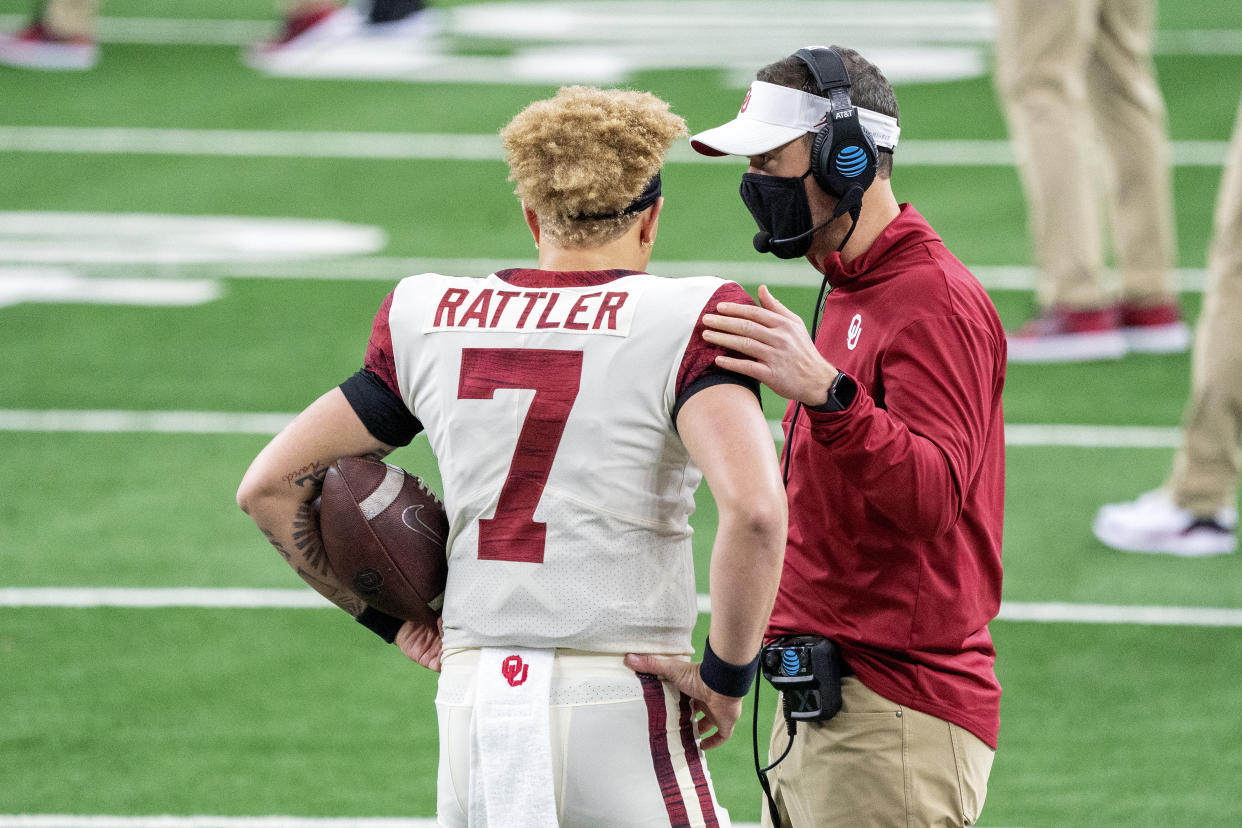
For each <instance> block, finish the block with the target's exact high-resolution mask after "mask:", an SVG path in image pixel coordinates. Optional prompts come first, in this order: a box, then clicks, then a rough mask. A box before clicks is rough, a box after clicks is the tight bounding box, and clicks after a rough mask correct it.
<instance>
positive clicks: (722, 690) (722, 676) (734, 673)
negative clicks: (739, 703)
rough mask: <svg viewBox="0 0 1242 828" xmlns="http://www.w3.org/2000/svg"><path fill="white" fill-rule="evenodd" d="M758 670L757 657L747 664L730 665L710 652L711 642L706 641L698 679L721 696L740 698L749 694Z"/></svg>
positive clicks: (709, 640)
mask: <svg viewBox="0 0 1242 828" xmlns="http://www.w3.org/2000/svg"><path fill="white" fill-rule="evenodd" d="M758 670H759V656H758V654H756V655H755V657H754V658H753V659H751V661H750V663H749V664H730V663H729V662H727V661H724V660H723V659H721V658H720V656H718V655H716V654H715V653H714V652H712V640H711V639H710V638H709V639H707V643H706V644H704V645H703V664H702V666H701V667H700V668H699V677H700V678H702V679H703V683H704V684H706V685H707V689H709V690H713V691H715V692H717V693H719V694H720V695H722V696H731V697H733V698H740V697H742V696H745V695H746V694H747V693H749V692H750V685H751V682H753V681H754V680H755V673H756V672H757V671H758Z"/></svg>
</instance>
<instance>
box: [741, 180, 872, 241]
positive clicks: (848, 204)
mask: <svg viewBox="0 0 1242 828" xmlns="http://www.w3.org/2000/svg"><path fill="white" fill-rule="evenodd" d="M862 196H863V190H862V188H861V187H858V186H854V187H851V188H850V189H849V191H848V192H847V193H846V194H845V195H844V196H842V198H841V200H840V201H838V202H837V207H836V209H835V210H833V211H832V215H831V216H830V217H829V218H828V219H827V220H826V221H821V222H820V223H819V224H817V225H815V226H814V227H812V228H811V229H810V230H806V231H804V232H802V233H799V234H798V235H796V236H790V237H789V238H787V239H774V238H772V234H771V233H769V232H768V231H767V230H760V231H759V232H758V233H756V234H755V238H754V239H752V241H751V243H752V244H754V246H755V250H757V251H759V252H760V253H771V252H772V245H774V244H788V243H789V242H795V241H798V240H800V239H804V238H806V237H807V236H809V235H811V234H812V233H814V232H815V231H817V230H819V229H820V228H821V227H824V226H825V225H827V224H831V223H832V222H834V221H836V220H837V219H839V218H840V217H841V216H843V215H845V214H846V213H849V214H850V218H852V219H853V220H854V223H855V224H857V222H858V214H859V212H861V210H862ZM853 233H854V225H851V226H850V235H853ZM845 239H846V241H848V240H849V235H847V236H846V237H845ZM841 246H842V247H844V246H845V244H844V242H843V243H842V244H841Z"/></svg>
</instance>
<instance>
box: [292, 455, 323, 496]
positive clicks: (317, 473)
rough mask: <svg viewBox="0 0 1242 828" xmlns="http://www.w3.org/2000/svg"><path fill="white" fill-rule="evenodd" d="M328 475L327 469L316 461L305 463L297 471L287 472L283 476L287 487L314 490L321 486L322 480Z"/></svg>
mask: <svg viewBox="0 0 1242 828" xmlns="http://www.w3.org/2000/svg"><path fill="white" fill-rule="evenodd" d="M327 473H328V467H327V466H325V465H324V464H323V463H320V462H319V461H318V460H315V461H313V462H311V463H307V464H306V465H305V466H303V467H302V468H300V469H298V470H297V471H292V472H289V473H288V474H286V475H285V476H284V478H283V479H284V481H285V483H286V484H287V485H289V486H292V487H297V488H305V487H307V486H310V487H313V488H315V489H316V490H318V488H319V487H320V486H322V485H323V479H324V477H325V476H326V475H327Z"/></svg>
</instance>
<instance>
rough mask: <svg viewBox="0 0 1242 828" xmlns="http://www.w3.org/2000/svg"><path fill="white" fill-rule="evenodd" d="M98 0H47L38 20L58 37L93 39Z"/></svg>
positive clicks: (97, 13) (97, 14)
mask: <svg viewBox="0 0 1242 828" xmlns="http://www.w3.org/2000/svg"><path fill="white" fill-rule="evenodd" d="M97 17H99V0H47V2H46V3H44V4H43V12H42V14H41V15H40V20H41V21H42V22H43V25H44V26H46V27H47V29H48V31H50V32H51V33H52V34H54V35H56V36H58V37H85V38H91V39H94V37H95V19H96V18H97Z"/></svg>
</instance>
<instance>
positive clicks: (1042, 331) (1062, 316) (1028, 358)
mask: <svg viewBox="0 0 1242 828" xmlns="http://www.w3.org/2000/svg"><path fill="white" fill-rule="evenodd" d="M1007 339H1008V342H1009V361H1010V362H1088V361H1092V360H1102V359H1121V358H1122V357H1123V356H1125V355H1126V339H1125V337H1124V336H1123V335H1122V332H1121V326H1120V324H1119V314H1118V312H1117V309H1116V308H1111V307H1110V308H1103V309H1101V310H1084V311H1079V310H1070V309H1069V308H1061V307H1055V308H1052V309H1050V310H1047V311H1044V312H1043V313H1042V314H1040V315H1039V316H1038V317H1036V318H1035V319H1032V320H1030V321H1029V322H1027V323H1026V324H1025V325H1023V326H1022V328H1021V329H1019V330H1018V332H1017V333H1013V334H1009V336H1008V337H1007Z"/></svg>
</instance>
